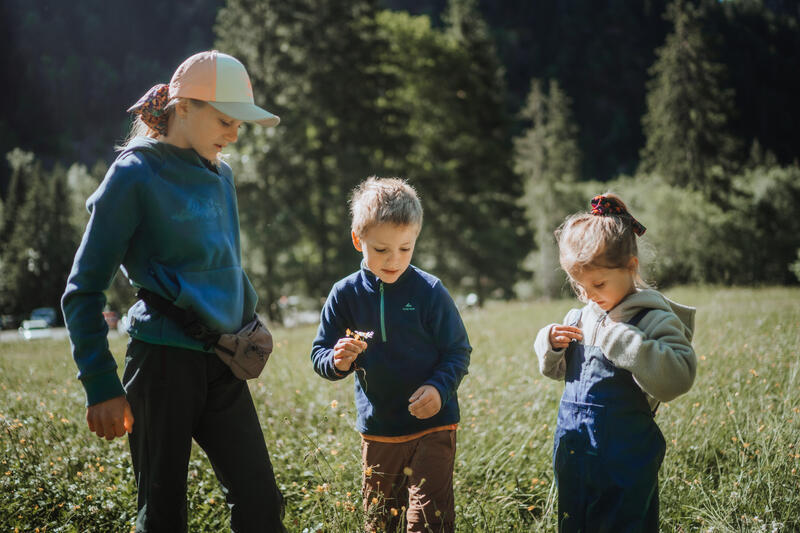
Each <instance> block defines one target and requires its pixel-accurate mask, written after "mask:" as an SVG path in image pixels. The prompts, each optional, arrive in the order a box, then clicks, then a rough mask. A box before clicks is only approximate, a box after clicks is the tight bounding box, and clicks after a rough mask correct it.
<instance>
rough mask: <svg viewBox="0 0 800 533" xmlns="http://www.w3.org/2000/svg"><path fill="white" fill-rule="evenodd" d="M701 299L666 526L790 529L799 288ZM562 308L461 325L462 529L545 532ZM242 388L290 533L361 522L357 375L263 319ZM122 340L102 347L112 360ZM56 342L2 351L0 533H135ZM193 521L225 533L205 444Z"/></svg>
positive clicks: (663, 482) (496, 307)
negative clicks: (325, 361) (547, 354)
mask: <svg viewBox="0 0 800 533" xmlns="http://www.w3.org/2000/svg"><path fill="white" fill-rule="evenodd" d="M666 294H667V295H668V296H669V297H671V298H673V299H675V300H677V301H679V302H681V303H685V304H687V305H694V306H696V307H697V308H698V312H697V324H696V335H695V339H694V346H695V349H696V352H697V355H698V359H699V360H698V374H697V380H696V382H695V385H694V387H693V389H692V390H691V391H690V392H689V393H688V394H686V395H684V396H682V397H680V398H678V399H676V400H674V401H673V402H670V403H669V404H664V405H662V406H661V407H660V409H659V412H658V415H657V422H658V424H659V425H660V427H661V429H662V431H663V433H664V436H665V438H666V440H667V454H666V459H665V462H664V466H663V467H662V469H661V477H660V498H661V524H662V531H681V532H684V531H704V532H705V531H709V532H711V531H713V532H729V531H730V532H735V531H764V532H783V531H787V532H789V531H798V530H800V474H799V473H798V469H799V468H800V382H799V381H798V370H799V369H800V361H798V355H800V353H799V352H800V289H798V288H759V289H744V288H713V287H684V288H678V289H674V290H669V291H667V292H666ZM574 305H575V302H574V301H570V300H562V301H553V302H513V303H490V304H489V305H487V306H486V307H485V308H483V309H480V310H474V311H467V312H465V314H464V319H465V322H466V325H467V328H468V331H469V334H470V340H471V342H472V345H473V347H474V352H473V356H472V362H471V366H470V374H469V375H468V376H467V377H466V378H465V379H464V381H463V382H462V384H461V388H460V389H459V399H460V404H461V412H462V420H461V424H460V427H459V431H458V455H457V458H456V470H455V484H456V485H455V489H456V495H455V496H456V506H457V515H458V518H457V520H458V522H457V525H458V529H459V531H464V532H473V531H476V532H477V531H503V532H504V531H553V530H554V529H555V523H556V516H555V515H556V513H555V502H554V496H555V490H554V485H553V475H552V468H551V453H552V432H553V426H554V423H555V417H556V412H557V408H558V401H559V397H560V394H561V389H562V387H563V385H562V384H561V383H558V382H555V381H551V380H548V379H546V378H543V377H542V376H541V375H540V374H539V372H538V368H537V363H536V357H535V355H534V354H533V352H532V349H531V346H532V341H533V337H534V335H535V334H536V332H537V330H538V329H539V328H540V327H542V326H543V325H545V324H547V323H549V322H555V321H559V320H560V319H561V317H563V315H564V313H565V312H566V311H567V310H568V309H569V308H570V307H572V306H574ZM273 333H274V335H275V339H276V349H275V352H274V353H273V355H272V358H271V359H270V361H269V363H268V365H267V368H266V370H265V372H264V374H263V375H262V376H261V377H260V378H259V379H257V380H253V381H251V382H250V387H251V391H252V393H253V396H254V399H255V403H256V407H257V409H258V412H259V416H260V418H261V421H262V426H263V430H264V434H265V437H266V440H267V445H268V447H269V450H270V454H271V458H272V461H273V464H274V466H275V471H276V473H277V475H278V483H279V485H280V487H281V489H282V491H283V494H284V496H285V497H286V500H287V512H286V519H285V523H286V525H287V527H288V528H289V530H290V531H292V532H295V531H296V532H315V531H325V532H345V531H357V530H358V528H359V526H360V524H361V523H362V520H363V515H362V513H361V503H360V498H359V494H360V480H361V467H360V438H359V436H358V434H357V433H356V432H355V431H354V430H353V428H352V426H353V420H354V408H353V401H352V387H353V385H352V381H351V380H350V379H348V380H344V381H341V382H337V383H330V382H327V381H325V380H323V379H321V378H319V377H318V376H317V375H316V374H315V373H314V372H313V370H312V368H311V364H310V361H309V356H308V353H309V348H310V343H311V340H312V339H313V337H314V333H315V328H314V327H313V326H308V327H298V328H293V329H275V330H274V331H273ZM126 342H127V340H126V338H117V339H112V341H111V347H112V352H113V353H114V354H115V356H116V357H117V360H118V362H121V360H122V358H123V356H124V351H125V344H126ZM75 373H76V368H75V366H74V363H73V361H72V359H71V357H70V355H69V347H68V343H67V341H66V340H46V341H35V342H6V343H0V532H9V531H24V532H43V531H50V532H109V531H114V532H116V531H130V530H131V528H132V525H133V519H134V516H135V501H136V491H135V486H134V480H133V476H132V472H131V464H130V456H129V453H128V447H127V440H126V439H116V440H115V441H113V442H110V443H109V442H107V441H105V440H103V439H98V438H97V437H95V436H94V435H93V434H91V433H89V431H88V429H87V427H86V424H85V421H84V417H85V408H84V393H83V389H82V387H81V386H80V384H79V383H78V381H77V380H76V379H75ZM188 497H189V513H190V521H191V525H190V530H191V531H225V530H227V520H228V509H227V506H226V504H225V500H224V497H223V495H222V492H221V490H220V489H219V486H218V484H217V482H216V479H215V478H214V475H213V473H212V470H211V467H210V465H209V464H208V462H207V460H206V459H205V457H204V455H203V454H202V451H200V450H199V449H197V447H195V449H194V450H193V452H192V459H191V463H190V471H189V493H188Z"/></svg>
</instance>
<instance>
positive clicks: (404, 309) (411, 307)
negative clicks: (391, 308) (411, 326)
mask: <svg viewBox="0 0 800 533" xmlns="http://www.w3.org/2000/svg"><path fill="white" fill-rule="evenodd" d="M416 310H417V308H416V307H414V306H413V305H411V302H408V303H407V304H406V305H404V306H403V311H416Z"/></svg>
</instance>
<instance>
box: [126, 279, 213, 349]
mask: <svg viewBox="0 0 800 533" xmlns="http://www.w3.org/2000/svg"><path fill="white" fill-rule="evenodd" d="M136 297H137V298H139V299H140V300H144V302H145V303H146V304H147V305H148V306H149V307H152V308H153V309H155V310H156V311H158V312H159V313H161V314H162V315H164V316H166V317H168V318H170V319H171V320H172V321H174V322H175V323H176V324H178V325H179V326H180V327H181V329H183V332H184V333H186V335H188V336H189V337H191V338H193V339H195V340H198V341H200V342H202V343H203V348H204V349H205V350H208V349H209V348H210V347H212V346H214V345H216V344H217V343H218V342H219V338H220V336H221V334H220V333H219V332H217V331H215V330H213V329H211V328H209V327H208V326H206V325H205V324H204V323H203V322H202V321H201V320H200V319H199V318H198V317H197V315H196V314H195V313H194V312H192V311H190V310H188V309H181V308H180V307H178V306H177V305H175V304H174V303H172V302H170V301H169V300H167V299H166V298H164V297H163V296H160V295H158V294H156V293H154V292H152V291H149V290H147V289H145V288H144V287H142V288H140V289H139V291H138V292H137V293H136Z"/></svg>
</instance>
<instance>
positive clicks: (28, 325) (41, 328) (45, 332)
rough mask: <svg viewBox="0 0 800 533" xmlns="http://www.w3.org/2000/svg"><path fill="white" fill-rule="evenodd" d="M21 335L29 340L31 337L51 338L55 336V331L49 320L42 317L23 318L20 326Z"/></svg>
mask: <svg viewBox="0 0 800 533" xmlns="http://www.w3.org/2000/svg"><path fill="white" fill-rule="evenodd" d="M19 334H20V336H21V337H22V338H23V339H25V340H26V341H29V340H31V339H49V338H50V337H52V336H53V331H52V330H51V329H50V326H49V325H48V324H47V321H46V320H44V319H41V318H37V319H33V320H23V321H22V325H21V326H20V327H19Z"/></svg>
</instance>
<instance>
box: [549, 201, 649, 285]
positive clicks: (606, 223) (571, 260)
mask: <svg viewBox="0 0 800 533" xmlns="http://www.w3.org/2000/svg"><path fill="white" fill-rule="evenodd" d="M603 196H605V197H606V198H608V199H610V200H612V201H615V202H617V203H618V204H619V205H620V206H621V207H622V210H623V212H622V213H604V214H602V215H596V214H592V213H576V214H574V215H570V216H569V217H567V219H566V220H565V221H564V223H563V224H561V226H559V227H558V229H557V230H556V231H555V236H556V241H557V242H558V259H559V262H560V263H561V268H563V269H564V272H566V273H567V276H569V279H570V283H571V284H572V287H573V289H574V290H575V292H576V293H577V294H578V295H579V296H581V294H582V291H581V290H580V287H578V286H577V285H576V283H575V280H574V276H575V275H576V274H579V273H580V272H582V271H583V270H586V269H592V268H628V265H629V264H630V260H631V258H633V257H636V258H637V259H638V257H639V248H638V245H637V242H636V233H635V231H634V227H633V224H634V222H635V219H634V218H633V217H632V216H631V214H630V213H629V212H628V208H627V206H626V205H625V202H623V201H622V199H621V198H620V197H619V196H617V195H616V194H613V193H610V192H608V193H605V194H604V195H603ZM634 283H635V284H636V286H637V287H639V288H648V287H649V285H648V284H647V283H646V282H645V281H644V280H643V279H642V277H641V275H640V274H639V270H638V268H637V270H636V272H634Z"/></svg>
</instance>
